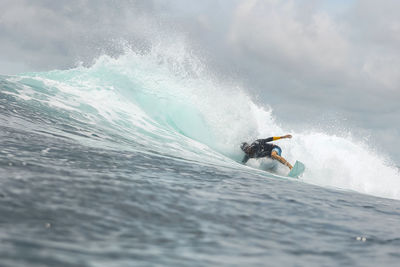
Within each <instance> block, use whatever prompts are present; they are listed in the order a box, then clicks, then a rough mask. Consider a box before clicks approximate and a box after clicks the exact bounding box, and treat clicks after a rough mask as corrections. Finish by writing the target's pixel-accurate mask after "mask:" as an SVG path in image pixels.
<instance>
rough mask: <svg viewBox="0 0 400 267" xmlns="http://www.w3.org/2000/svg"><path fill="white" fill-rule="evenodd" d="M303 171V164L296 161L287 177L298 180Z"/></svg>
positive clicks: (304, 167)
mask: <svg viewBox="0 0 400 267" xmlns="http://www.w3.org/2000/svg"><path fill="white" fill-rule="evenodd" d="M305 169H306V166H304V164H303V163H301V162H300V161H298V160H297V161H296V163H295V164H294V166H293V168H292V169H291V170H290V172H289V173H288V176H289V177H293V178H298V177H299V176H300V175H301V174H302V173H303V172H304V170H305Z"/></svg>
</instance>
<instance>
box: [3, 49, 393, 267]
mask: <svg viewBox="0 0 400 267" xmlns="http://www.w3.org/2000/svg"><path fill="white" fill-rule="evenodd" d="M215 76H216V75H212V74H210V73H208V71H207V68H205V67H204V66H203V65H202V63H201V62H199V61H198V60H197V59H196V58H195V57H194V56H193V55H191V54H190V53H182V52H181V51H175V52H174V53H169V52H168V51H167V52H166V51H163V49H159V50H157V49H154V50H152V51H147V52H143V53H134V52H132V51H128V52H126V53H125V54H124V55H122V56H120V57H116V58H113V57H109V56H102V57H100V58H98V59H97V61H96V62H95V63H94V64H93V65H92V66H90V67H84V66H78V67H76V68H73V69H70V70H53V71H49V72H36V73H22V74H20V75H14V76H4V75H3V76H0V138H1V139H0V140H1V142H0V227H1V231H0V266H13V267H15V266H398V261H399V260H400V234H399V230H400V224H399V222H400V202H399V199H400V174H399V170H398V168H397V167H395V164H394V163H393V162H392V161H391V160H390V158H388V157H387V156H383V155H382V154H381V153H379V152H377V151H376V150H375V149H374V148H373V147H371V146H370V145H369V144H368V142H367V141H364V140H358V139H356V138H354V137H352V134H351V131H349V132H347V133H343V131H340V134H339V133H338V134H337V135H334V134H331V133H330V134H328V133H325V132H324V131H322V130H318V129H315V128H312V127H311V128H309V127H308V128H307V129H304V130H303V131H299V130H296V131H294V130H293V129H292V128H291V126H290V125H281V124H280V123H278V122H277V120H276V118H275V115H274V112H273V106H272V107H271V106H268V105H265V106H261V105H260V104H256V102H255V101H253V99H252V97H251V96H250V95H249V94H248V93H246V90H245V89H243V88H242V87H240V86H238V85H236V84H235V82H234V81H221V80H219V79H218V77H215ZM288 133H290V134H292V135H293V138H292V139H285V140H279V141H276V143H277V144H278V145H279V146H280V147H282V150H283V154H282V156H284V157H285V158H286V159H288V161H289V162H291V163H292V164H293V163H294V162H295V160H300V161H302V162H304V164H305V165H306V171H305V172H304V174H303V176H302V177H300V178H299V179H292V178H287V177H286V174H287V172H288V169H287V168H285V167H283V166H280V165H277V164H276V163H275V162H272V161H271V160H268V159H260V160H250V161H249V163H248V164H247V165H242V164H241V163H240V161H241V158H242V157H243V154H242V152H241V150H240V148H239V146H240V143H241V142H243V141H248V142H251V141H252V140H254V139H257V138H267V137H270V136H277V135H284V134H288Z"/></svg>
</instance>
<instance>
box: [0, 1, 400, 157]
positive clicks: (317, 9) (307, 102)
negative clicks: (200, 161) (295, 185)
mask: <svg viewBox="0 0 400 267" xmlns="http://www.w3.org/2000/svg"><path fill="white" fill-rule="evenodd" d="M399 11H400V1H397V0H385V1H373V0H330V1H329V0H308V1H306V0H263V1H261V0H203V1H195V0H174V1H172V0H171V1H167V0H164V1H162V0H118V1H117V0H108V1H106V0H58V1H52V0H35V1H32V0H2V1H0V74H16V73H20V72H25V71H44V70H52V69H68V68H71V67H73V66H75V65H76V64H77V63H78V62H82V63H83V64H85V65H90V64H91V63H93V60H94V59H95V58H96V57H98V56H100V55H102V54H108V55H112V56H117V55H119V54H121V53H123V49H122V47H121V46H120V45H119V44H120V43H121V40H123V41H124V43H125V44H128V45H129V46H130V47H132V49H139V50H140V49H144V48H146V47H148V46H149V45H151V43H152V42H153V41H154V35H155V33H157V34H158V35H163V33H166V34H165V36H168V33H171V32H174V33H177V34H179V35H181V36H184V38H185V40H187V45H188V46H189V47H190V49H192V50H193V51H195V52H196V53H198V55H199V57H201V58H202V60H203V61H204V62H205V64H206V65H207V67H208V68H209V69H210V71H212V72H213V73H217V74H218V75H220V76H221V77H228V79H235V80H237V81H238V82H240V84H241V85H242V87H243V88H245V89H246V90H248V91H249V93H250V94H251V95H252V96H253V97H254V99H255V101H258V102H259V103H261V104H262V105H266V106H271V107H272V108H273V110H274V115H275V117H276V118H277V121H278V122H280V123H281V124H283V125H285V124H290V125H292V126H293V127H298V128H299V129H304V128H305V127H310V128H318V127H320V128H322V130H324V131H332V132H333V133H334V132H335V131H337V130H338V129H351V130H352V132H353V134H354V135H355V136H356V137H359V138H360V139H365V138H369V139H368V140H369V142H371V144H372V146H373V147H374V148H376V149H377V151H379V152H381V153H383V154H389V155H390V156H391V157H392V159H393V160H394V161H396V162H397V164H399V163H400V142H399V138H400V126H399V123H400V105H399V102H400V16H399V15H398V14H399ZM173 36H175V35H173ZM399 165H400V164H399Z"/></svg>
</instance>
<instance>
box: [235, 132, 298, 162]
mask: <svg viewBox="0 0 400 267" xmlns="http://www.w3.org/2000/svg"><path fill="white" fill-rule="evenodd" d="M283 138H292V136H291V135H290V134H288V135H284V136H274V137H269V138H266V139H257V140H256V141H254V142H253V143H251V145H249V144H248V143H246V142H244V143H242V145H241V146H240V148H241V149H242V150H243V152H244V153H246V154H245V155H244V158H243V160H242V163H243V164H245V163H246V162H247V161H248V160H249V159H250V158H262V157H268V158H272V159H276V160H277V161H279V162H280V163H282V164H283V165H286V166H287V167H289V169H292V168H293V167H292V165H290V163H289V162H288V161H287V160H286V159H284V158H283V157H282V156H281V154H282V149H281V148H280V147H279V146H277V145H274V144H269V143H268V142H271V141H275V140H279V139H283Z"/></svg>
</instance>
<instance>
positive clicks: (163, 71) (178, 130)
mask: <svg viewBox="0 0 400 267" xmlns="http://www.w3.org/2000/svg"><path fill="white" fill-rule="evenodd" d="M24 77H34V79H36V80H38V81H41V82H43V83H44V84H45V85H46V86H47V87H49V88H55V89H54V90H56V91H57V93H56V94H55V95H54V96H51V97H48V98H47V100H41V101H44V102H46V101H47V104H48V105H49V106H53V107H54V108H58V109H64V110H68V111H69V112H71V110H73V111H76V112H78V113H81V114H84V117H85V118H86V121H85V122H86V123H90V124H93V125H98V124H105V122H107V125H108V127H110V128H112V129H114V130H116V131H119V132H122V133H124V134H126V136H127V137H129V138H136V139H138V138H140V140H139V142H141V143H142V144H144V145H147V146H154V147H157V149H162V150H164V152H165V153H167V154H168V153H169V154H171V155H177V154H178V155H180V156H182V157H187V158H197V159H198V160H203V161H215V162H220V163H221V162H225V163H226V162H230V163H229V164H235V165H237V163H236V162H238V161H240V160H241V157H242V152H241V151H240V149H239V144H240V143H241V142H243V141H247V142H251V141H252V140H254V139H256V138H266V137H269V136H278V135H283V134H287V133H290V134H292V135H293V138H292V139H291V140H287V139H285V140H280V141H277V144H278V145H279V146H281V147H282V149H283V154H282V155H283V156H284V157H285V158H287V159H288V160H289V161H290V162H292V163H294V161H295V160H300V161H302V162H304V163H305V165H306V167H307V168H306V171H305V173H304V175H303V177H302V178H301V179H302V180H303V181H304V182H306V183H312V184H317V185H320V186H327V187H335V188H340V189H344V190H355V191H358V192H361V193H366V194H371V195H375V196H381V197H387V198H395V199H400V174H399V172H398V170H397V169H396V168H395V167H393V166H392V163H391V162H390V160H389V159H388V158H387V157H383V156H382V155H380V154H378V153H377V152H375V151H374V150H373V149H372V148H371V147H369V146H368V145H367V144H365V143H363V142H361V141H354V140H353V139H352V138H351V134H349V135H348V136H335V135H328V134H325V133H323V132H320V131H307V129H304V131H299V132H293V131H290V130H289V129H291V126H290V125H284V126H281V125H278V124H277V123H276V122H275V119H274V114H273V109H271V108H270V107H260V106H257V105H256V104H255V103H254V102H253V101H252V100H251V97H250V96H249V95H248V94H247V93H246V92H245V90H244V89H241V88H239V86H237V85H235V83H233V82H229V83H224V82H221V81H218V80H217V79H216V78H212V77H211V76H210V75H209V74H207V72H206V71H205V70H204V69H203V68H202V64H201V63H200V62H199V60H197V58H196V57H194V56H193V55H191V54H190V53H187V51H185V49H183V48H182V47H181V48H179V49H170V50H168V49H167V51H163V50H162V49H161V48H160V49H158V48H154V50H153V51H152V52H150V53H148V54H144V55H140V54H136V53H134V52H132V51H127V52H126V54H125V55H123V56H121V57H119V58H118V59H113V58H110V57H107V56H103V57H101V58H99V59H98V60H97V62H96V63H95V64H94V65H93V66H92V67H90V68H84V67H78V68H76V69H72V70H68V71H52V72H48V73H37V74H27V75H25V76H24ZM13 80H15V78H14V79H13ZM17 80H18V79H17ZM27 92H28V91H26V92H25V93H24V94H22V93H21V94H20V95H21V97H22V96H23V97H24V98H27V97H28V98H29V97H33V93H31V92H28V93H27ZM83 107H86V108H83ZM87 107H90V108H89V109H88V108H87ZM272 108H273V107H272ZM139 129H140V131H141V133H140V134H138V130H139ZM193 140H194V141H193ZM269 163H271V161H270V160H261V161H260V160H259V161H253V162H251V161H250V162H249V165H250V166H253V167H259V168H264V167H265V165H266V164H267V165H268V164H269ZM285 172H287V170H285V168H281V167H279V168H278V173H279V174H284V173H285Z"/></svg>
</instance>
